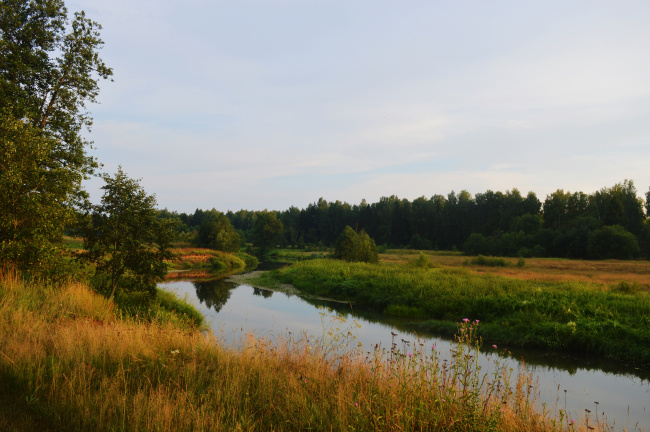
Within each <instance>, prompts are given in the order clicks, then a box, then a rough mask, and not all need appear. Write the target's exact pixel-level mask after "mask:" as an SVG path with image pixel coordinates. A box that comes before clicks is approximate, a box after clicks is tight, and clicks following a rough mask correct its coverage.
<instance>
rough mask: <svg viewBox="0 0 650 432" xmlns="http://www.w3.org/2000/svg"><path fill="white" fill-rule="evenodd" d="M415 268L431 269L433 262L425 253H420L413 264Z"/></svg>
mask: <svg viewBox="0 0 650 432" xmlns="http://www.w3.org/2000/svg"><path fill="white" fill-rule="evenodd" d="M413 265H414V266H415V267H419V268H429V267H431V260H429V255H427V254H425V253H424V252H420V254H419V255H418V257H417V259H416V260H415V261H414V262H413Z"/></svg>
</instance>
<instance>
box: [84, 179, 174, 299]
mask: <svg viewBox="0 0 650 432" xmlns="http://www.w3.org/2000/svg"><path fill="white" fill-rule="evenodd" d="M104 181H105V182H106V184H105V185H104V186H103V187H102V189H103V190H104V195H103V197H102V200H101V204H99V205H95V206H92V207H91V208H90V209H89V210H90V211H89V213H88V219H87V224H86V225H85V226H84V229H83V232H84V247H85V249H86V250H87V252H86V253H85V258H86V259H88V260H89V261H91V262H93V263H95V265H96V269H97V270H96V271H97V275H98V276H99V277H98V280H100V281H104V280H106V282H105V283H104V286H103V287H102V288H103V289H104V290H105V293H106V294H107V296H108V297H109V298H112V297H113V296H114V295H116V293H118V294H124V293H125V292H128V291H131V292H133V291H136V292H139V293H144V294H145V298H148V299H150V298H152V297H154V296H155V293H156V282H158V281H161V280H163V279H164V276H165V274H166V272H167V268H166V265H165V262H164V261H165V260H167V259H170V258H171V253H170V252H169V247H170V245H171V241H172V239H173V236H174V233H173V222H171V221H170V220H167V219H160V218H158V217H157V216H156V209H155V205H156V199H155V197H154V196H152V195H147V193H146V192H145V190H144V189H143V188H142V187H141V186H140V184H139V182H138V181H137V180H133V179H130V178H129V177H128V176H127V175H126V174H125V173H124V172H123V171H122V168H119V170H118V172H117V173H116V174H115V177H111V176H109V175H105V176H104ZM120 290H121V291H120Z"/></svg>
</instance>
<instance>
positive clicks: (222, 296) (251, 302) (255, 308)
mask: <svg viewBox="0 0 650 432" xmlns="http://www.w3.org/2000/svg"><path fill="white" fill-rule="evenodd" d="M160 286H161V288H163V289H166V290H169V291H174V292H176V293H177V294H178V295H180V297H181V298H183V297H186V298H187V300H188V301H189V302H191V303H193V304H194V306H196V308H197V309H198V310H199V311H200V312H201V313H203V315H204V316H205V318H206V320H207V321H208V322H209V323H210V326H211V328H212V331H213V333H214V334H215V335H216V336H217V337H218V338H220V339H221V340H222V341H223V343H224V344H226V345H230V346H233V347H237V346H238V344H240V343H241V341H242V339H243V338H242V337H243V336H244V335H245V334H249V333H254V334H256V335H257V336H259V337H265V338H278V339H279V338H287V337H294V338H295V337H308V338H315V339H318V338H320V337H322V336H323V334H324V327H326V328H327V327H329V326H330V325H331V320H330V319H329V318H328V317H327V316H325V317H324V316H323V315H322V314H323V309H320V308H322V307H328V308H331V309H332V310H333V313H337V314H338V315H340V316H343V317H345V318H346V319H347V322H346V323H345V324H339V328H340V330H342V331H345V332H347V331H348V330H349V331H351V332H352V333H353V337H354V338H355V346H356V345H357V342H360V343H362V344H363V346H364V347H368V350H370V351H372V349H371V347H374V346H375V345H377V344H380V346H381V347H386V348H388V349H389V348H390V346H391V344H392V343H393V342H395V343H397V348H398V349H400V350H401V351H402V352H405V351H409V350H412V347H413V345H414V344H415V343H422V344H424V346H425V347H428V348H431V347H432V346H433V345H435V347H436V350H437V351H438V352H439V353H440V355H441V356H443V357H444V355H445V353H448V352H449V349H450V348H451V345H452V343H451V342H450V341H449V340H446V339H443V338H440V337H436V336H434V335H429V334H417V335H416V334H415V333H414V332H413V331H412V330H410V329H409V327H408V325H407V323H406V321H405V320H395V319H388V318H386V317H384V316H383V315H381V314H374V313H370V312H367V311H360V310H352V308H351V306H350V305H348V304H344V303H339V302H327V301H320V300H319V301H314V300H306V299H303V298H302V297H300V296H297V295H289V294H285V293H282V292H273V291H269V290H265V289H260V288H253V287H251V286H248V285H245V284H237V283H233V282H228V281H225V280H214V281H202V282H198V281H196V282H193V281H171V282H165V283H162V284H160ZM319 307H320V308H319ZM468 318H470V319H471V317H468ZM353 322H356V323H358V324H359V325H360V326H359V327H357V326H356V325H354V324H353ZM391 332H394V333H397V334H398V335H397V336H395V337H393V335H392V334H391ZM403 341H404V342H403ZM498 348H499V349H501V348H508V347H498ZM510 351H512V354H511V355H510V356H509V357H508V360H507V361H508V362H509V363H510V364H511V367H512V368H513V369H514V370H519V369H520V368H521V367H522V362H521V360H520V359H521V358H523V359H524V361H525V364H526V370H527V371H530V372H532V373H533V375H534V376H535V377H538V378H539V391H540V400H541V402H542V403H544V404H545V405H546V410H547V411H551V412H555V411H557V410H559V409H565V406H566V408H567V409H568V412H569V414H570V415H569V416H570V418H572V419H575V420H576V422H583V420H584V418H585V415H586V414H587V413H586V411H585V409H588V410H591V414H589V415H590V416H591V418H592V419H593V418H594V417H595V413H596V412H598V415H599V418H603V414H604V416H606V418H607V423H608V424H609V425H610V426H613V429H614V430H617V431H618V430H628V431H632V430H641V431H648V430H649V429H650V371H647V370H640V369H635V368H634V367H632V366H627V365H624V364H620V363H615V362H610V361H605V360H602V359H600V360H598V359H593V358H589V357H576V356H574V355H562V354H558V353H547V352H540V351H530V350H515V349H512V350H510ZM496 355H501V354H499V351H497V350H494V349H491V348H490V349H489V350H487V352H486V353H485V354H484V355H483V358H482V360H481V363H482V364H488V363H489V360H490V358H491V357H493V356H496Z"/></svg>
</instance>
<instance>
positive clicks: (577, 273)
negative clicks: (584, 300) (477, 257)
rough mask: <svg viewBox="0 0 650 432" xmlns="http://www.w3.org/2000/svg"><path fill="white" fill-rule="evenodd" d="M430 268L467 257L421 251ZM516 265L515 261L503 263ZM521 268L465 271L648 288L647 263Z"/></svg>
mask: <svg viewBox="0 0 650 432" xmlns="http://www.w3.org/2000/svg"><path fill="white" fill-rule="evenodd" d="M423 252H424V253H426V254H427V255H428V256H429V259H430V260H431V264H432V265H433V266H438V267H463V264H464V263H465V261H467V259H468V257H467V256H464V255H462V254H461V253H460V252H448V251H423ZM419 253H420V252H419V251H414V250H402V249H390V250H388V251H386V253H385V254H381V255H380V260H381V261H382V262H386V263H391V262H392V263H406V262H408V261H409V260H412V259H413V255H414V254H419ZM507 260H509V261H512V262H513V263H516V261H517V260H516V259H512V258H510V259H507ZM525 263H526V265H525V266H524V267H485V266H474V267H468V268H469V270H470V271H472V272H475V273H483V274H495V275H501V276H507V277H512V278H518V279H527V280H540V281H549V282H569V281H577V282H597V283H605V284H616V283H618V282H621V281H625V282H628V283H634V282H636V283H638V284H640V285H642V286H644V287H648V288H650V261H648V260H629V261H624V260H598V261H596V260H571V259H560V258H526V260H525Z"/></svg>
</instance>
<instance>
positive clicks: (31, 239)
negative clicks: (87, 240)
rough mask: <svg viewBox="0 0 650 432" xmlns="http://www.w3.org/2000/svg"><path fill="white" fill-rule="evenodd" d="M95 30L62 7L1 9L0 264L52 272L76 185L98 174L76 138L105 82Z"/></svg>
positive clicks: (12, 0) (9, 0)
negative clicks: (68, 14)
mask: <svg viewBox="0 0 650 432" xmlns="http://www.w3.org/2000/svg"><path fill="white" fill-rule="evenodd" d="M100 29H101V26H100V25H99V24H97V23H95V22H93V21H91V20H89V19H87V18H86V17H85V15H84V13H83V12H80V13H76V14H75V16H74V19H73V20H72V22H71V23H70V22H69V21H68V18H67V9H66V8H65V6H64V3H63V1H62V0H31V1H25V0H4V1H3V2H1V3H0V107H2V112H0V116H1V117H2V118H1V119H0V123H1V129H2V130H1V131H0V133H1V134H2V135H1V140H2V144H1V145H2V149H1V151H2V153H1V154H0V167H1V169H0V185H1V186H2V192H0V193H2V204H0V205H2V210H3V211H2V213H1V214H0V225H2V227H3V229H2V233H1V234H0V237H1V239H0V241H1V242H2V245H1V246H0V249H1V250H0V259H2V261H3V262H4V263H5V265H6V264H7V263H8V264H9V265H13V266H15V267H18V268H19V269H21V270H22V271H27V270H29V271H31V272H39V273H40V274H41V275H42V274H43V273H44V272H46V271H51V270H52V269H53V268H54V267H53V266H52V265H50V264H48V263H51V261H52V259H53V257H56V256H57V255H58V256H60V255H61V253H60V251H57V249H58V248H60V246H61V244H60V241H59V240H60V235H61V232H62V230H63V227H64V226H65V225H66V223H67V222H68V221H69V219H70V216H71V214H72V213H71V210H70V205H71V203H72V201H73V200H74V199H75V197H82V196H83V195H84V194H83V191H82V189H81V180H82V179H83V178H85V177H86V176H88V175H89V174H91V173H92V172H93V171H94V169H95V168H96V167H97V163H96V161H95V160H94V159H93V158H92V157H90V156H88V155H87V153H86V148H87V147H89V145H90V143H89V142H88V141H87V140H86V139H85V138H84V137H83V136H82V134H81V132H82V129H83V128H84V127H85V128H89V127H90V125H91V124H92V119H91V117H90V116H89V114H88V113H87V112H86V103H87V102H96V96H97V95H98V93H99V86H98V82H99V80H100V79H106V78H108V77H109V76H110V75H111V74H112V70H111V69H110V68H108V67H107V66H106V65H105V64H104V63H103V61H102V60H101V59H100V58H99V56H98V50H99V49H100V48H101V46H102V44H103V42H102V40H101V39H100V37H99V30H100Z"/></svg>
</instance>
